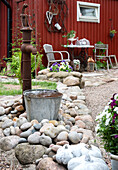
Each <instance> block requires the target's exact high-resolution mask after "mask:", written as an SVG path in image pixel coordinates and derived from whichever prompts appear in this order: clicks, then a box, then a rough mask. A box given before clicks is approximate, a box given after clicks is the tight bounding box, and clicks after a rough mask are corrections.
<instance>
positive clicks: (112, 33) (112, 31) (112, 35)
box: [110, 30, 117, 38]
mask: <svg viewBox="0 0 118 170" xmlns="http://www.w3.org/2000/svg"><path fill="white" fill-rule="evenodd" d="M116 33H117V32H116V30H110V37H111V38H113V37H114V35H115V34H116Z"/></svg>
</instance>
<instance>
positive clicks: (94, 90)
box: [84, 80, 118, 120]
mask: <svg viewBox="0 0 118 170" xmlns="http://www.w3.org/2000/svg"><path fill="white" fill-rule="evenodd" d="M84 93H85V96H86V104H87V106H88V108H89V109H90V110H91V112H92V117H93V119H94V120H95V117H96V115H97V114H98V113H100V112H101V111H103V109H104V107H105V105H106V104H107V103H108V102H109V101H110V98H111V97H112V96H113V94H114V93H118V80H117V81H113V82H109V83H106V84H104V85H100V86H98V87H85V89H84Z"/></svg>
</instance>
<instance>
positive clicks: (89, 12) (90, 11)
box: [80, 7, 96, 17]
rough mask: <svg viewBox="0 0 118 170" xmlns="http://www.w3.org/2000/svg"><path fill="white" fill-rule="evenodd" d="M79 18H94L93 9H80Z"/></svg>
mask: <svg viewBox="0 0 118 170" xmlns="http://www.w3.org/2000/svg"><path fill="white" fill-rule="evenodd" d="M80 12H81V16H92V17H96V13H95V8H85V7H80Z"/></svg>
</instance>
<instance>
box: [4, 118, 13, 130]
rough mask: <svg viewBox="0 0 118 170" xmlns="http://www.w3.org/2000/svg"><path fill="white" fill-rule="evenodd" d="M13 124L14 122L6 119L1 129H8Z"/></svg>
mask: <svg viewBox="0 0 118 170" xmlns="http://www.w3.org/2000/svg"><path fill="white" fill-rule="evenodd" d="M13 124H14V122H13V121H12V120H11V119H6V120H5V121H4V122H3V124H2V129H6V128H9V127H10V126H12V125H13Z"/></svg>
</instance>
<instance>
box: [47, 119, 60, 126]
mask: <svg viewBox="0 0 118 170" xmlns="http://www.w3.org/2000/svg"><path fill="white" fill-rule="evenodd" d="M49 123H52V124H53V125H54V126H58V124H59V123H58V122H57V121H56V120H50V121H49Z"/></svg>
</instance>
